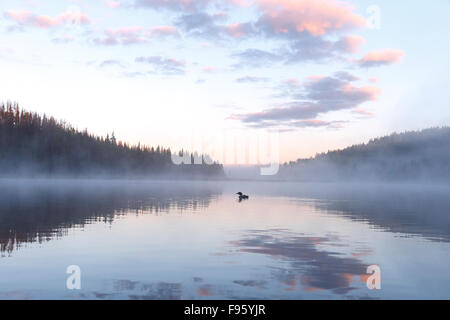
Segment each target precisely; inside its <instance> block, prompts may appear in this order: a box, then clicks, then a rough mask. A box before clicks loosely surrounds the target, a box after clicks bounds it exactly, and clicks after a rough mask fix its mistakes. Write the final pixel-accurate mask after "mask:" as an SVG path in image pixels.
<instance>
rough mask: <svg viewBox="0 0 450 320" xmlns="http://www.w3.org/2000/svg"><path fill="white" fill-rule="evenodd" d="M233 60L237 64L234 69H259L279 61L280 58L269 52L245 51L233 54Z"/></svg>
mask: <svg viewBox="0 0 450 320" xmlns="http://www.w3.org/2000/svg"><path fill="white" fill-rule="evenodd" d="M232 57H233V58H235V59H238V60H239V62H238V63H237V64H236V65H235V66H234V67H238V68H240V67H261V66H269V65H271V64H272V63H274V62H277V61H279V60H280V59H281V56H280V55H278V54H276V53H272V52H269V51H265V50H261V49H246V50H244V51H241V52H238V53H234V54H233V55H232Z"/></svg>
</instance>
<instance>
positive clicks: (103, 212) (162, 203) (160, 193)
mask: <svg viewBox="0 0 450 320" xmlns="http://www.w3.org/2000/svg"><path fill="white" fill-rule="evenodd" d="M0 189H1V192H0V246H1V247H0V248H1V252H5V251H6V252H12V251H13V250H14V249H17V248H19V247H20V246H21V244H23V243H29V242H39V243H42V242H45V241H49V240H51V239H55V238H60V237H62V236H64V235H66V234H67V233H68V230H69V229H71V228H75V227H83V226H84V225H86V224H91V223H95V222H104V223H112V222H113V221H114V219H115V218H116V217H117V216H120V215H125V214H128V213H130V212H134V213H136V214H160V213H167V212H170V211H177V212H183V211H184V210H189V211H197V210H200V209H202V208H205V207H208V206H209V204H210V202H211V200H212V199H213V198H214V197H215V196H217V195H218V194H219V191H218V190H217V189H214V188H208V187H200V186H198V185H195V184H194V186H193V185H191V184H189V183H179V182H173V183H141V184H130V185H119V184H118V183H111V185H108V184H107V183H104V184H101V183H80V182H78V183H77V182H75V183H74V184H64V183H62V182H61V183H57V182H56V183H50V184H37V183H32V184H31V185H27V186H24V185H18V184H5V183H2V184H1V185H0Z"/></svg>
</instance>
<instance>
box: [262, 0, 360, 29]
mask: <svg viewBox="0 0 450 320" xmlns="http://www.w3.org/2000/svg"><path fill="white" fill-rule="evenodd" d="M256 3H257V5H258V6H259V7H260V8H261V9H262V11H263V16H262V17H261V19H260V20H259V23H260V24H264V25H266V26H268V27H270V28H271V30H272V31H273V32H275V33H276V34H289V33H302V32H308V33H310V34H311V35H313V36H320V35H325V34H329V33H333V32H336V31H345V30H350V29H355V28H360V27H365V26H366V25H367V22H366V20H365V19H364V18H363V17H362V16H360V15H358V14H356V13H354V12H353V7H351V6H350V5H348V4H347V3H344V2H341V1H337V0H330V1H327V0H256Z"/></svg>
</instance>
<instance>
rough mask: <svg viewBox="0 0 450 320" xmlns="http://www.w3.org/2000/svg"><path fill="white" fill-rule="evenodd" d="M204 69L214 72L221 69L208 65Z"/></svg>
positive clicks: (204, 70)
mask: <svg viewBox="0 0 450 320" xmlns="http://www.w3.org/2000/svg"><path fill="white" fill-rule="evenodd" d="M202 70H203V72H207V73H214V72H217V71H218V70H219V69H218V68H217V67H212V66H206V67H203V69H202Z"/></svg>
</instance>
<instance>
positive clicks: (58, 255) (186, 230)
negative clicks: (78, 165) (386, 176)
mask: <svg viewBox="0 0 450 320" xmlns="http://www.w3.org/2000/svg"><path fill="white" fill-rule="evenodd" d="M237 191H243V192H244V193H248V194H249V195H250V199H249V200H246V201H242V202H239V201H237V196H236V195H235V193H236V192H237ZM449 195H450V188H449V187H437V186H434V187H433V186H386V185H375V186H373V185H372V186H365V185H336V184H300V183H281V182H266V183H264V182H213V181H210V182H200V181H199V182H170V181H168V182H120V181H91V182H83V181H64V180H60V181H52V182H48V181H47V182H45V181H21V182H17V181H15V182H14V181H6V180H3V181H1V182H0V244H1V257H0V299H54V298H57V299H398V298H405V299H413V298H422V299H449V298H450V269H449V267H448V266H449V264H450V196H449ZM374 264H375V265H378V266H379V267H380V269H381V289H380V290H369V289H368V288H367V285H366V280H367V277H368V274H367V267H368V266H369V265H374ZM70 265H77V266H79V267H80V270H81V289H80V290H69V289H67V287H66V280H67V278H68V277H69V275H68V274H67V273H66V269H67V267H68V266H70Z"/></svg>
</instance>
